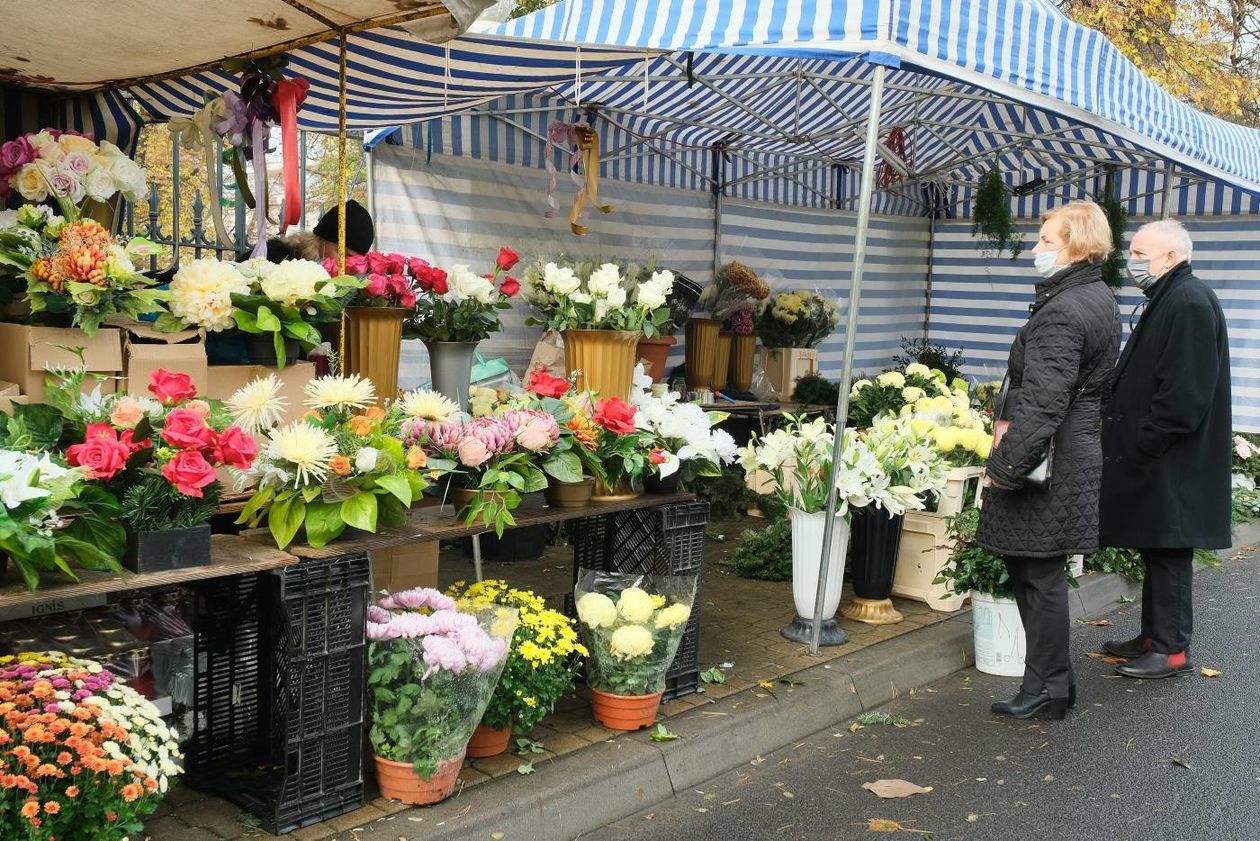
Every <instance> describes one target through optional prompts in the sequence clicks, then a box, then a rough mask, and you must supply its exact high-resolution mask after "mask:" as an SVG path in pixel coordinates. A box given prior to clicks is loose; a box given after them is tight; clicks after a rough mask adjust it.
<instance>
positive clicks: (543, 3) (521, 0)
mask: <svg viewBox="0 0 1260 841" xmlns="http://www.w3.org/2000/svg"><path fill="white" fill-rule="evenodd" d="M555 2H556V0H516V7H515V8H514V9H512V13H511V14H510V15H508V18H509V19H511V18H519V17H524V16H525V15H527V14H529V13H530V12H536V11H538V10H539V9H545V8H547V7H548V6H550V5H551V4H552V3H555Z"/></svg>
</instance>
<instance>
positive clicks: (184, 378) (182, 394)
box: [149, 368, 197, 406]
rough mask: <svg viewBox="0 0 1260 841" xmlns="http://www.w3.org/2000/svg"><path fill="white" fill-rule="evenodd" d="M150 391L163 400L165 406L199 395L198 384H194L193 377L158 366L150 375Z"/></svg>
mask: <svg viewBox="0 0 1260 841" xmlns="http://www.w3.org/2000/svg"><path fill="white" fill-rule="evenodd" d="M149 391H151V392H153V396H154V397H156V398H157V399H158V400H161V401H162V405H163V406H174V405H175V404H176V403H178V402H180V401H181V400H188V399H189V398H192V397H196V396H197V386H195V385H194V384H193V381H192V377H190V376H188V375H187V374H184V373H176V372H173V371H167V370H166V369H164V368H158V369H157V370H156V371H154V372H153V373H152V374H150V375H149Z"/></svg>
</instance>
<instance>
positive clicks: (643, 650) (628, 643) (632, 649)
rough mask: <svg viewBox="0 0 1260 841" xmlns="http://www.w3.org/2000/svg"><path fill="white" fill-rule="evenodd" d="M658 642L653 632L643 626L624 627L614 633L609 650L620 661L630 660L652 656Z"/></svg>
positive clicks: (609, 643)
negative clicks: (647, 655)
mask: <svg viewBox="0 0 1260 841" xmlns="http://www.w3.org/2000/svg"><path fill="white" fill-rule="evenodd" d="M655 645H656V640H655V639H653V637H652V632H651V631H649V630H648V629H647V628H645V627H643V626H642V625H624V626H622V627H620V628H618V629H617V630H615V631H613V634H612V638H611V639H610V640H609V641H608V648H609V650H610V651H611V652H612V655H613V656H614V657H616V658H617V659H618V660H630V659H632V658H634V657H642V656H643V655H645V654H651V653H652V648H653V647H654V646H655Z"/></svg>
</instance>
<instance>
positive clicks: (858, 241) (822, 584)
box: [809, 64, 885, 654]
mask: <svg viewBox="0 0 1260 841" xmlns="http://www.w3.org/2000/svg"><path fill="white" fill-rule="evenodd" d="M884 73H885V68H884V65H882V64H877V65H875V77H874V80H873V83H872V85H871V113H870V115H869V117H868V118H867V122H866V151H865V152H864V153H863V155H862V186H861V190H860V192H859V194H858V225H857V236H856V237H855V238H854V242H853V282H852V284H850V286H849V312H848V317H847V319H846V321H845V328H844V372H843V374H842V375H841V377H840V396H839V398H837V400H836V441H835V445H834V446H833V447H832V451H831V470H832V475H833V477H834V475H835V470H836V467H837V466H838V465H839V464H840V456H841V454H842V453H843V452H844V428H845V425H846V423H847V422H848V415H849V379H850V378H851V377H852V376H853V354H854V352H855V349H856V347H857V327H858V305H859V304H860V303H861V299H862V270H863V268H864V266H863V264H864V263H865V261H866V233H867V229H868V228H869V227H870V224H871V194H872V193H873V192H874V187H875V152H876V149H877V147H878V145H879V113H880V106H881V105H882V100H883V98H884ZM823 522H824V525H823V544H822V557H821V558H820V559H819V561H818V591H817V593H815V595H814V621H813V626H812V627H811V628H810V635H809V653H810V654H817V653H818V643H819V639H820V638H821V636H822V625H823V620H824V619H828V618H830V617H826V616H823V615H822V614H823V597H824V595H825V594H826V592H827V573H828V571H829V570H828V567H829V566H830V565H831V564H830V560H831V541H832V538H833V537H834V536H835V535H834V532H835V525H836V483H835V481H834V479H833V481H831V482H828V487H827V515H826V519H825V520H824V521H823Z"/></svg>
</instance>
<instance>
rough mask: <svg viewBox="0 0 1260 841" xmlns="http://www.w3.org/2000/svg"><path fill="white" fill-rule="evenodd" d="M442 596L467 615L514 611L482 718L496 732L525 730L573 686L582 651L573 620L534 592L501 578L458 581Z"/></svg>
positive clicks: (584, 649) (526, 731)
mask: <svg viewBox="0 0 1260 841" xmlns="http://www.w3.org/2000/svg"><path fill="white" fill-rule="evenodd" d="M446 594H447V595H448V596H450V597H451V598H453V599H455V600H456V604H457V605H458V606H459V609H460V610H465V611H468V612H471V613H476V614H481V613H483V612H485V611H486V610H488V609H493V610H494V611H495V614H496V617H497V618H500V619H502V618H506V616H507V610H506V609H509V608H510V609H514V610H516V611H517V624H516V633H515V634H514V635H513V637H512V646H511V649H510V650H509V652H508V657H507V665H506V666H504V669H503V675H502V676H501V677H500V678H499V683H498V685H497V686H496V687H495V690H494V695H492V696H491V698H490V704H489V706H487V707H486V711H485V714H484V715H483V716H482V717H481V721H482V724H484V725H486V726H487V727H490V728H493V729H495V730H501V729H503V728H505V727H511V726H513V725H515V729H517V730H518V731H520V732H521V733H528V732H529V731H530V730H531V729H533V727H534V725H536V724H538V722H540V721H542V720H543V719H544V718H546V717H547V715H548V714H549V713H550V712H551V711H552V710H553V709H554V708H555V704H556V701H558V700H560V698H561V696H563V695H564V694H565V693H566V692H568V691H569V690H571V689H572V688H573V680H574V677H575V675H576V674H577V671H578V669H579V668H580V667H581V664H582V659H581V658H583V657H585V656H586V654H587V652H586V647H585V646H583V645H582V644H581V643H580V642H579V641H578V635H577V631H576V630H575V629H574V620H573V619H571V618H570V617H568V616H565V615H564V614H563V613H561V612H560V611H558V610H551V609H550V608H548V607H547V605H546V602H544V601H543V599H542V597H541V596H538V595H537V594H535V593H534V592H533V591H531V590H519V589H516V588H514V587H511V586H509V585H508V583H507V582H506V581H500V580H495V579H487V580H485V581H478V582H476V583H474V584H471V585H468V586H465V584H464V582H462V581H457V582H456V583H454V584H452V585H451V586H450V588H448V589H447V591H446Z"/></svg>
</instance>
